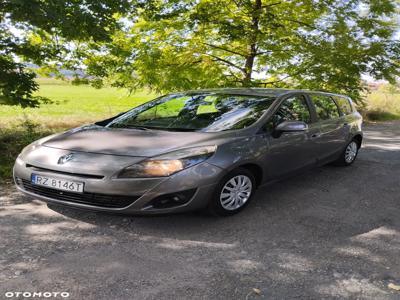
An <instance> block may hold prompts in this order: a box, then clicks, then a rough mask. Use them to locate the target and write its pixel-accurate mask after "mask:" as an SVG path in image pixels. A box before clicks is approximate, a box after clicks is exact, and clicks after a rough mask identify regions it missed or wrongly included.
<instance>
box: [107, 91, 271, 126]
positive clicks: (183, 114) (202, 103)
mask: <svg viewBox="0 0 400 300" xmlns="http://www.w3.org/2000/svg"><path fill="white" fill-rule="evenodd" d="M274 100H275V97H274V96H272V95H271V96H250V95H229V94H219V93H211V92H210V93H198V94H196V93H190V94H189V93H188V94H185V93H182V94H173V95H167V96H164V97H161V98H158V99H156V100H153V101H151V102H148V103H146V104H144V105H141V106H139V107H137V108H134V109H132V110H131V111H129V112H127V113H125V114H123V115H121V116H120V117H117V118H115V119H114V120H112V121H111V122H110V123H109V124H107V125H106V126H107V127H110V128H135V127H142V128H150V129H160V130H174V131H205V132H217V131H223V130H230V129H242V128H246V127H248V126H250V125H251V124H253V123H254V122H256V121H257V120H258V119H259V118H260V117H261V116H262V114H263V113H264V112H265V111H266V110H267V109H268V108H269V107H270V106H271V104H272V103H273V102H274Z"/></svg>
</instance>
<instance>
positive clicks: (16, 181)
mask: <svg viewBox="0 0 400 300" xmlns="http://www.w3.org/2000/svg"><path fill="white" fill-rule="evenodd" d="M15 183H16V184H17V185H22V180H21V178H19V177H15Z"/></svg>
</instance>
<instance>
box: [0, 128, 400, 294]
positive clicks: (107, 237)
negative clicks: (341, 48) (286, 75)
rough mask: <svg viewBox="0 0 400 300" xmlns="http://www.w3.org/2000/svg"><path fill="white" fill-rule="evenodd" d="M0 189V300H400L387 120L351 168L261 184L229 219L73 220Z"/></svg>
mask: <svg viewBox="0 0 400 300" xmlns="http://www.w3.org/2000/svg"><path fill="white" fill-rule="evenodd" d="M0 188H1V192H0V298H4V297H5V295H6V294H5V293H6V292H10V291H12V292H17V291H20V292H23V291H26V292H46V291H47V292H68V293H69V294H70V297H69V299H107V300H108V299H192V298H193V299H200V298H201V299H321V298H325V299H343V298H347V299H400V291H396V290H394V289H391V288H389V287H388V285H389V284H397V285H399V284H400V123H399V122H392V123H383V124H378V125H369V126H366V127H365V144H364V147H363V149H362V151H361V152H360V154H359V157H358V160H357V161H356V162H355V164H354V165H353V166H351V167H348V168H339V167H332V166H325V167H321V168H317V169H315V170H312V171H309V172H307V173H304V174H303V175H301V176H297V177H294V178H291V179H288V180H285V181H281V182H278V183H275V184H273V185H269V186H265V187H263V188H261V189H259V190H258V192H257V194H256V197H255V199H254V201H253V202H252V204H251V205H249V207H248V208H247V209H246V210H245V211H243V212H242V213H241V214H239V215H236V216H233V217H229V218H214V217H209V216H206V215H204V214H201V213H192V214H181V215H169V216H159V217H137V216H135V217H127V216H117V215H109V214H102V213H93V212H85V211H79V210H73V209H68V208H62V207H57V206H47V205H45V204H44V203H43V202H40V201H38V200H34V201H31V200H30V199H28V198H27V197H25V196H23V195H22V194H20V193H18V192H16V191H15V190H14V188H13V187H12V186H2V187H0ZM8 295H9V294H8ZM20 298H21V297H20ZM58 299H60V296H58Z"/></svg>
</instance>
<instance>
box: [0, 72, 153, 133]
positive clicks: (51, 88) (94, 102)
mask: <svg viewBox="0 0 400 300" xmlns="http://www.w3.org/2000/svg"><path fill="white" fill-rule="evenodd" d="M39 83H40V90H39V92H38V93H37V94H38V95H40V96H44V97H47V98H49V99H50V100H52V101H53V102H54V103H53V104H46V105H42V106H41V107H40V108H25V109H22V108H20V107H18V106H5V105H0V127H3V128H4V127H10V126H13V125H16V124H18V123H21V122H23V121H24V120H26V119H29V120H31V121H33V122H36V123H38V124H40V125H41V127H43V128H49V129H50V128H69V127H75V126H79V125H81V124H84V123H87V122H92V121H95V120H101V119H102V118H107V117H109V116H112V115H115V114H117V113H119V112H122V111H126V110H128V109H130V108H132V107H135V106H137V105H139V104H142V103H143V102H146V101H148V100H151V99H154V98H155V97H156V96H157V95H155V94H151V93H149V92H146V91H137V92H135V93H132V94H131V95H129V93H128V91H127V90H122V89H117V88H111V87H108V88H103V89H95V88H93V87H91V86H87V85H80V86H74V85H71V84H70V83H68V82H64V81H59V80H53V79H40V80H39Z"/></svg>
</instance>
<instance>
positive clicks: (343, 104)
mask: <svg viewBox="0 0 400 300" xmlns="http://www.w3.org/2000/svg"><path fill="white" fill-rule="evenodd" d="M333 98H334V99H335V101H336V103H337V105H338V106H339V108H340V110H341V111H342V113H343V114H344V115H349V114H351V113H352V112H353V110H352V108H351V105H350V102H349V100H348V99H347V98H346V97H340V96H334V97H333Z"/></svg>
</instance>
